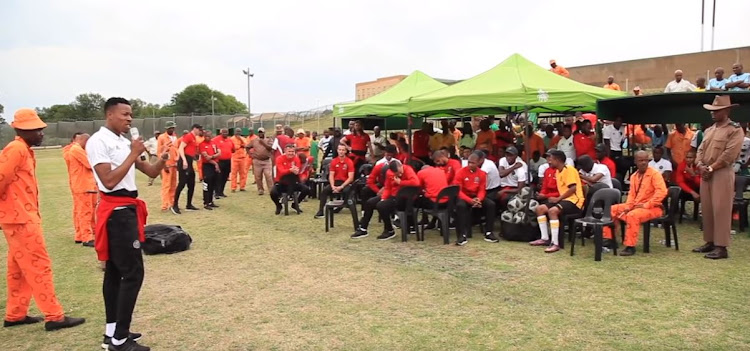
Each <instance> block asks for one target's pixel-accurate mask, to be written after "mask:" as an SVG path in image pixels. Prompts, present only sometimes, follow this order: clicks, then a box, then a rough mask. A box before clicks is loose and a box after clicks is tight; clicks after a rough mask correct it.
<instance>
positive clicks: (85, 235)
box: [68, 134, 97, 247]
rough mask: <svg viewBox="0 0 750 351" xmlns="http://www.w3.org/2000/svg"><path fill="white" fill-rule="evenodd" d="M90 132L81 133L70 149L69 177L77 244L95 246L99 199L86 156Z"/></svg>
mask: <svg viewBox="0 0 750 351" xmlns="http://www.w3.org/2000/svg"><path fill="white" fill-rule="evenodd" d="M88 140H89V135H88V134H81V135H79V136H78V138H77V140H76V142H75V143H73V145H72V146H71V147H70V150H68V158H69V161H68V178H69V180H70V192H71V193H73V227H74V228H75V231H76V234H75V242H76V244H81V243H82V244H83V246H86V247H94V224H95V218H94V213H95V208H96V201H97V191H96V181H94V171H93V170H92V169H91V165H90V164H89V160H88V158H87V156H86V151H84V149H85V148H86V142H87V141H88Z"/></svg>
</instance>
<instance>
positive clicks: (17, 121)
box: [10, 108, 47, 130]
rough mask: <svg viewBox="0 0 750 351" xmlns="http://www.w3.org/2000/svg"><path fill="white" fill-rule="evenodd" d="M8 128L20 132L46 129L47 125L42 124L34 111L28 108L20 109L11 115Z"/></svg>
mask: <svg viewBox="0 0 750 351" xmlns="http://www.w3.org/2000/svg"><path fill="white" fill-rule="evenodd" d="M10 126H11V127H13V128H14V129H20V130H35V129H42V128H47V123H44V122H43V121H42V119H41V118H39V115H37V114H36V111H34V110H32V109H30V108H22V109H20V110H18V111H16V113H15V114H14V115H13V122H11V123H10Z"/></svg>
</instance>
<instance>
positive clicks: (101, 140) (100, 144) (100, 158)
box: [86, 127, 138, 193]
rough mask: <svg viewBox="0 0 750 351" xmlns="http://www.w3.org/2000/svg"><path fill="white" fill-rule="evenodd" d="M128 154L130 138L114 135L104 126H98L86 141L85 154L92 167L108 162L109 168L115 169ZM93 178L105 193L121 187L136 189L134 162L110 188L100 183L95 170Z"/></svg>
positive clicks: (128, 189) (129, 189)
mask: <svg viewBox="0 0 750 351" xmlns="http://www.w3.org/2000/svg"><path fill="white" fill-rule="evenodd" d="M128 155H130V140H128V138H126V137H124V136H122V135H116V134H115V133H113V132H112V131H111V130H109V129H107V128H106V127H101V128H99V131H98V132H96V133H94V135H92V136H91V137H90V138H89V141H88V142H86V156H88V159H89V163H90V164H91V167H92V168H94V167H96V165H98V164H102V163H109V165H110V169H115V168H117V167H119V166H120V165H121V164H123V162H125V159H127V158H128ZM94 179H95V180H96V185H97V187H99V190H100V191H102V192H105V193H110V192H113V191H116V190H121V189H125V190H127V191H137V190H138V187H136V185H135V164H133V165H131V166H130V168H129V169H128V173H126V174H125V177H123V178H122V180H121V181H120V182H119V183H117V185H115V187H114V188H112V190H110V189H107V188H106V187H105V186H104V184H102V181H101V180H100V179H99V175H97V174H96V172H94Z"/></svg>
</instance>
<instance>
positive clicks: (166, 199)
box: [161, 167, 177, 210]
mask: <svg viewBox="0 0 750 351" xmlns="http://www.w3.org/2000/svg"><path fill="white" fill-rule="evenodd" d="M167 170H168V171H167ZM176 190H177V167H170V168H168V169H167V168H165V169H162V170H161V209H162V210H167V209H169V208H170V207H172V206H173V205H174V204H173V202H174V193H175V191H176Z"/></svg>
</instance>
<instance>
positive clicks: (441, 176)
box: [415, 154, 460, 229]
mask: <svg viewBox="0 0 750 351" xmlns="http://www.w3.org/2000/svg"><path fill="white" fill-rule="evenodd" d="M433 155H434V154H433ZM433 160H434V161H435V163H436V164H437V160H436V159H435V158H434V157H433ZM451 161H455V160H453V159H451ZM459 170H460V168H459ZM417 178H419V184H420V186H421V187H422V191H423V194H422V195H423V196H422V197H420V198H419V199H417V202H416V203H415V206H417V207H419V208H426V209H433V208H435V204H438V208H444V207H442V206H444V205H445V203H446V202H447V201H448V199H447V198H443V199H438V198H437V196H438V193H440V191H442V190H443V189H445V188H447V187H448V181H447V179H446V177H445V171H444V170H443V169H440V167H432V166H429V165H425V166H422V169H421V170H420V171H419V172H417ZM422 223H427V215H424V216H423V217H422ZM434 228H437V217H435V218H433V221H432V223H429V225H428V226H427V227H426V229H434Z"/></svg>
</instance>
